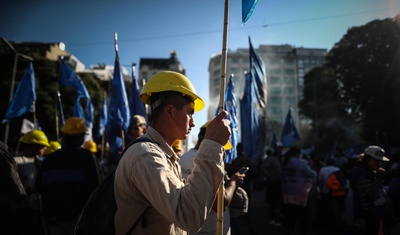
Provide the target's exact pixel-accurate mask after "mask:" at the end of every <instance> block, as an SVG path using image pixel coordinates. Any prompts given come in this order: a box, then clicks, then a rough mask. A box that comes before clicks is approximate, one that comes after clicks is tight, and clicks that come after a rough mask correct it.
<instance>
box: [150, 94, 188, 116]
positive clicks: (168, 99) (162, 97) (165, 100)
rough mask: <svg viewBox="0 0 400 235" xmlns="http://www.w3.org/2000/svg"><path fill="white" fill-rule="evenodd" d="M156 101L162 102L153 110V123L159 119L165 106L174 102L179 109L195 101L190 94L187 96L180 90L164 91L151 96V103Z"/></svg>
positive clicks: (151, 114)
mask: <svg viewBox="0 0 400 235" xmlns="http://www.w3.org/2000/svg"><path fill="white" fill-rule="evenodd" d="M156 102H160V104H159V105H158V106H156V107H154V109H153V110H151V113H150V117H149V120H150V123H153V122H154V121H156V120H157V119H158V117H159V116H160V113H161V112H162V110H163V109H164V107H165V106H167V105H169V104H172V105H173V106H174V107H175V108H176V109H177V110H178V111H179V110H181V109H182V108H183V106H185V105H187V104H189V103H193V100H192V99H190V97H189V96H185V95H183V94H182V93H180V92H176V91H163V92H159V93H155V94H152V95H151V96H150V104H151V105H153V104H154V103H156Z"/></svg>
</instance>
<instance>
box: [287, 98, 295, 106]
mask: <svg viewBox="0 0 400 235" xmlns="http://www.w3.org/2000/svg"><path fill="white" fill-rule="evenodd" d="M285 103H286V104H287V105H292V106H296V105H297V103H296V97H293V96H288V97H285Z"/></svg>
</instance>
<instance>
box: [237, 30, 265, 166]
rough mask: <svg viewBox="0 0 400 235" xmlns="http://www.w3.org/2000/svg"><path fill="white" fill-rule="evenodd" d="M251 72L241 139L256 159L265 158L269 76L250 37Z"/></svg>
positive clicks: (244, 99)
mask: <svg viewBox="0 0 400 235" xmlns="http://www.w3.org/2000/svg"><path fill="white" fill-rule="evenodd" d="M249 46H250V48H249V52H250V53H249V54H250V72H249V73H247V74H246V81H245V90H244V93H243V97H242V99H241V100H240V119H241V134H242V136H241V139H242V144H243V148H244V153H245V154H246V155H247V156H248V157H250V158H252V159H254V160H260V159H263V158H264V148H263V146H264V145H265V139H266V134H265V133H266V119H265V115H266V110H265V109H266V105H267V89H266V87H267V77H266V72H265V65H264V62H263V60H262V58H261V57H259V56H258V54H257V53H256V52H255V51H254V49H253V46H252V44H251V41H250V37H249Z"/></svg>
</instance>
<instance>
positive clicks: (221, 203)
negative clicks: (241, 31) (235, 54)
mask: <svg viewBox="0 0 400 235" xmlns="http://www.w3.org/2000/svg"><path fill="white" fill-rule="evenodd" d="M228 19H229V0H225V6H224V29H223V38H222V52H221V80H220V87H219V112H222V111H223V110H224V94H225V77H226V58H227V42H228ZM222 164H224V162H223V163H222ZM224 168H225V166H224ZM224 194H225V193H224V180H222V181H221V184H220V185H219V188H218V198H217V199H218V201H217V202H218V204H217V235H222V234H223V225H224Z"/></svg>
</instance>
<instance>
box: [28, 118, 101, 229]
mask: <svg viewBox="0 0 400 235" xmlns="http://www.w3.org/2000/svg"><path fill="white" fill-rule="evenodd" d="M86 130H87V128H86V124H85V121H84V120H82V119H80V118H77V117H72V118H68V119H67V120H65V124H64V126H63V129H62V131H63V134H64V135H63V146H62V147H61V149H59V150H58V151H55V152H54V153H52V154H50V155H48V156H46V157H45V158H44V160H43V164H42V167H41V169H40V172H39V173H40V177H38V180H37V181H36V182H37V188H38V190H39V191H40V193H41V194H42V199H43V212H44V213H43V214H44V217H45V219H46V221H47V223H48V226H49V229H50V234H60V230H62V231H64V233H63V234H73V231H74V227H75V221H76V219H77V218H78V216H79V214H80V212H81V210H82V208H83V206H84V205H85V203H86V201H87V199H88V198H89V196H90V194H91V193H92V192H93V190H94V189H95V188H96V187H97V186H98V184H99V174H98V167H97V162H96V159H95V157H94V156H93V154H92V153H91V152H90V151H89V150H87V149H84V148H82V145H83V143H84V137H85V132H86ZM65 231H67V232H68V233H67V232H65Z"/></svg>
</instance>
